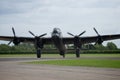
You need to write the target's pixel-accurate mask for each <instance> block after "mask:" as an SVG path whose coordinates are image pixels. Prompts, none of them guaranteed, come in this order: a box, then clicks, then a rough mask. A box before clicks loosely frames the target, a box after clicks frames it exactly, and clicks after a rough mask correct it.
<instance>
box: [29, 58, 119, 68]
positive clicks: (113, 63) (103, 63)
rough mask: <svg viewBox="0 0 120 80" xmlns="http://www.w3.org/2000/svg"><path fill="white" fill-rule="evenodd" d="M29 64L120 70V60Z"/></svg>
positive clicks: (77, 60) (58, 61) (76, 60)
mask: <svg viewBox="0 0 120 80" xmlns="http://www.w3.org/2000/svg"><path fill="white" fill-rule="evenodd" d="M27 63H29V64H46V65H59V66H86V67H104V68H120V60H100V59H73V60H50V61H32V62H27Z"/></svg>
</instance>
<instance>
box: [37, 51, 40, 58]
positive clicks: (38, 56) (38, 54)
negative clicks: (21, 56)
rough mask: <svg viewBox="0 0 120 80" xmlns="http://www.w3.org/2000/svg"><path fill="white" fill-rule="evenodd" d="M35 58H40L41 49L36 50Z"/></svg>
mask: <svg viewBox="0 0 120 80" xmlns="http://www.w3.org/2000/svg"><path fill="white" fill-rule="evenodd" d="M37 58H41V50H40V49H38V50H37Z"/></svg>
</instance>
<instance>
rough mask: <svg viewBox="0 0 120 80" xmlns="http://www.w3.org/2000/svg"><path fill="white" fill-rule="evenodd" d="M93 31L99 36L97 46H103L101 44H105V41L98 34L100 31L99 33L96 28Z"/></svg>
mask: <svg viewBox="0 0 120 80" xmlns="http://www.w3.org/2000/svg"><path fill="white" fill-rule="evenodd" d="M93 29H94V31H95V32H96V34H97V35H98V37H97V41H96V43H95V45H96V44H97V43H98V44H99V45H101V44H102V43H103V39H102V37H101V35H100V34H99V33H98V31H97V30H96V29H95V28H93Z"/></svg>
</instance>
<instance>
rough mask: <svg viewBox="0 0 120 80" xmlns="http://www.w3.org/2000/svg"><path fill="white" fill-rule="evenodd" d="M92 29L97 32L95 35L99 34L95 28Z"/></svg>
mask: <svg viewBox="0 0 120 80" xmlns="http://www.w3.org/2000/svg"><path fill="white" fill-rule="evenodd" d="M93 29H94V31H95V32H96V33H97V35H98V36H99V35H100V34H99V33H98V31H97V30H96V29H95V28H93Z"/></svg>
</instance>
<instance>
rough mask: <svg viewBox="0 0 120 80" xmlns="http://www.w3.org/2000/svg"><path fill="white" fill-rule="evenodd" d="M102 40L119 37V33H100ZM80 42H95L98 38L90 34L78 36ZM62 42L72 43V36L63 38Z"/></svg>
mask: <svg viewBox="0 0 120 80" xmlns="http://www.w3.org/2000/svg"><path fill="white" fill-rule="evenodd" d="M101 37H102V40H103V41H107V40H114V39H120V34H115V35H101ZM80 39H81V43H82V44H85V43H93V42H96V41H97V39H98V36H90V37H80ZM63 42H64V44H73V43H74V38H70V37H68V38H63Z"/></svg>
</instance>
